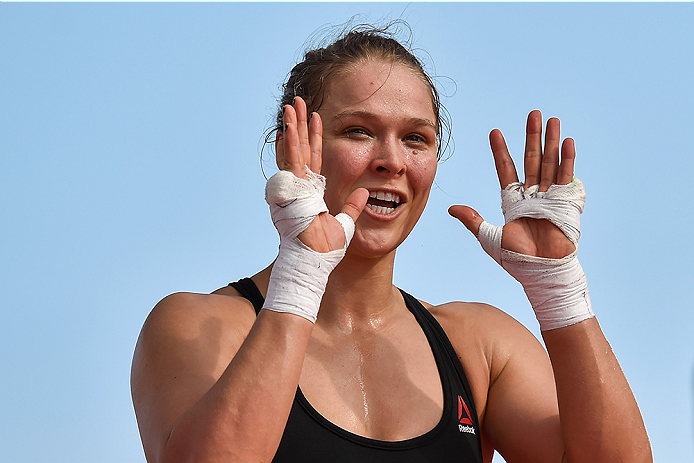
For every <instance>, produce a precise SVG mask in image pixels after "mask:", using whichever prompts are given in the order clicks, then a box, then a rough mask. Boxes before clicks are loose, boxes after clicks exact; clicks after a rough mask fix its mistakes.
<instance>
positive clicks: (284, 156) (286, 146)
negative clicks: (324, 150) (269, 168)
mask: <svg viewBox="0 0 694 463" xmlns="http://www.w3.org/2000/svg"><path fill="white" fill-rule="evenodd" d="M304 165H305V163H304V161H303V158H302V156H301V148H300V145H299V134H298V131H297V119H296V111H295V109H294V108H293V107H292V106H290V105H287V106H285V107H284V133H283V134H282V150H281V151H280V150H277V167H279V168H280V169H281V170H288V171H290V172H291V173H293V174H294V175H296V176H297V177H300V178H304V177H306V170H305V168H304Z"/></svg>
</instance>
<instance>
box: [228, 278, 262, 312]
mask: <svg viewBox="0 0 694 463" xmlns="http://www.w3.org/2000/svg"><path fill="white" fill-rule="evenodd" d="M229 286H231V287H232V288H234V289H235V290H236V291H238V292H239V293H241V296H243V297H245V298H246V299H248V300H249V301H250V303H251V304H253V308H254V309H255V314H256V315H258V314H259V313H260V309H262V308H263V303H264V302H265V298H264V297H263V295H262V294H261V293H260V290H259V289H258V287H257V286H256V284H255V283H254V282H253V280H251V279H250V278H242V279H240V280H239V281H235V282H233V283H229Z"/></svg>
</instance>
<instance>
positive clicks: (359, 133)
mask: <svg viewBox="0 0 694 463" xmlns="http://www.w3.org/2000/svg"><path fill="white" fill-rule="evenodd" d="M344 133H345V135H347V137H349V138H358V137H368V136H369V132H367V131H366V129H365V128H363V127H348V128H346V129H345V130H344Z"/></svg>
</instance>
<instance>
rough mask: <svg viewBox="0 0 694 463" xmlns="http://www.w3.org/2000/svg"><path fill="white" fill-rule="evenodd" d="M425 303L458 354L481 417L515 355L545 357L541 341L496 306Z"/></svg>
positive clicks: (462, 303)
mask: <svg viewBox="0 0 694 463" xmlns="http://www.w3.org/2000/svg"><path fill="white" fill-rule="evenodd" d="M425 306H426V307H427V309H428V310H429V311H430V312H431V313H432V315H433V316H434V317H435V318H436V319H437V321H438V322H439V324H440V325H441V327H442V328H443V329H444V331H445V332H446V335H447V336H448V338H449V340H450V341H451V344H452V346H453V348H454V349H455V351H456V353H457V354H458V358H459V360H460V363H461V365H462V366H463V369H464V370H465V374H466V376H467V377H468V381H469V382H470V386H471V388H472V391H473V395H474V396H475V403H476V406H477V411H478V414H479V415H480V418H481V419H483V418H484V415H485V410H486V405H487V399H488V394H489V390H490V388H491V387H492V385H493V383H494V382H495V381H496V379H497V378H498V377H499V375H500V374H501V373H502V372H503V371H504V368H505V367H506V365H507V364H508V362H509V361H510V360H511V359H512V358H513V357H514V356H516V355H518V354H524V353H526V352H531V353H532V355H533V356H540V357H545V358H546V354H545V353H544V348H543V347H542V344H541V343H540V342H539V340H538V339H537V338H536V337H535V336H534V335H533V334H532V333H531V332H530V331H529V330H528V329H527V328H526V327H525V326H523V325H522V324H521V323H520V322H518V321H517V320H516V319H514V318H513V317H511V316H510V315H508V314H507V313H506V312H504V311H502V310H500V309H498V308H496V307H494V306H491V305H489V304H483V303H478V302H449V303H446V304H441V305H437V306H433V305H425ZM542 362H544V360H542ZM547 362H548V359H547Z"/></svg>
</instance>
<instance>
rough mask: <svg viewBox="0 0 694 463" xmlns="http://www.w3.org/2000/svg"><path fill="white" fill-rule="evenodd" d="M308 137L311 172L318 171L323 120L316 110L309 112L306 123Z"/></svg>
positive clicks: (320, 158) (321, 152) (321, 147)
mask: <svg viewBox="0 0 694 463" xmlns="http://www.w3.org/2000/svg"><path fill="white" fill-rule="evenodd" d="M308 139H309V144H310V145H311V164H310V168H311V170H312V171H313V172H316V173H320V168H321V163H322V162H323V121H322V120H321V118H320V115H319V114H318V113H316V112H314V113H313V114H311V120H310V121H309V125H308Z"/></svg>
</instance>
